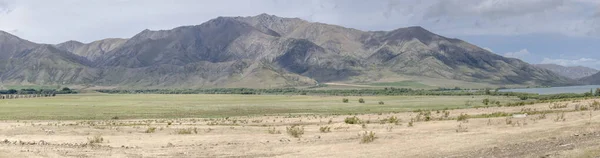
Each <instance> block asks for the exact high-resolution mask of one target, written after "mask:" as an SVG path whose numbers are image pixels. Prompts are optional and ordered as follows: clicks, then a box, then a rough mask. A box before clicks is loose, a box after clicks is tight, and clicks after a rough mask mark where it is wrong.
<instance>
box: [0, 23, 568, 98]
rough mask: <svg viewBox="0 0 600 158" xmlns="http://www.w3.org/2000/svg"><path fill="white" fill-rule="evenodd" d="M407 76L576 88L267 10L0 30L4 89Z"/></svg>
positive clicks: (394, 34)
mask: <svg viewBox="0 0 600 158" xmlns="http://www.w3.org/2000/svg"><path fill="white" fill-rule="evenodd" d="M408 79H410V80H415V81H419V80H421V79H423V82H425V80H426V79H433V80H436V81H442V82H437V83H440V86H441V85H442V84H441V83H444V82H445V81H448V82H450V81H458V82H464V83H486V84H492V85H498V86H503V85H528V86H529V85H543V86H556V85H570V84H575V83H577V82H576V81H575V80H573V79H570V78H567V77H564V76H561V75H558V74H557V73H555V72H552V71H549V70H546V69H544V68H539V67H536V66H533V65H530V64H528V63H526V62H523V61H521V60H519V59H514V58H506V57H503V56H500V55H496V54H493V53H491V52H489V51H487V50H485V49H482V48H480V47H477V46H475V45H473V44H470V43H467V42H465V41H462V40H459V39H454V38H447V37H444V36H440V35H437V34H434V33H432V32H430V31H428V30H426V29H424V28H422V27H418V26H415V27H406V28H399V29H395V30H391V31H361V30H357V29H352V28H345V27H341V26H336V25H329V24H323V23H315V22H308V21H305V20H302V19H299V18H282V17H277V16H274V15H268V14H260V15H257V16H251V17H218V18H215V19H212V20H209V21H207V22H204V23H202V24H200V25H194V26H182V27H177V28H174V29H171V30H158V31H152V30H143V31H141V32H140V33H138V34H137V35H135V36H133V37H131V38H129V39H117V38H113V39H104V40H98V41H94V42H91V43H81V42H78V41H67V42H64V43H60V44H56V45H48V44H37V43H33V42H30V41H27V40H24V39H21V38H19V37H16V36H14V35H11V34H8V33H6V32H2V31H0V80H1V82H2V83H3V84H4V85H11V84H19V85H22V84H37V85H57V84H58V85H98V86H119V87H143V88H159V87H163V88H164V87H175V88H183V87H186V88H213V87H252V88H274V87H295V86H311V85H315V84H318V83H328V82H343V83H357V84H364V83H373V82H384V81H385V82H389V81H402V80H408ZM451 83H452V82H451ZM432 84H436V83H432Z"/></svg>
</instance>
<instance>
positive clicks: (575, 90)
mask: <svg viewBox="0 0 600 158" xmlns="http://www.w3.org/2000/svg"><path fill="white" fill-rule="evenodd" d="M596 88H600V85H586V86H569V87H551V88H523V89H501V90H500V92H524V93H538V94H560V93H585V92H589V91H590V89H593V90H594V91H596Z"/></svg>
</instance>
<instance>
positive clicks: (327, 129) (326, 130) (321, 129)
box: [319, 126, 331, 133]
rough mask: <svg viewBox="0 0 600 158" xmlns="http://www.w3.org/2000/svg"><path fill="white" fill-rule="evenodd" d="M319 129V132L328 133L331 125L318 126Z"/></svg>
mask: <svg viewBox="0 0 600 158" xmlns="http://www.w3.org/2000/svg"><path fill="white" fill-rule="evenodd" d="M319 131H321V133H329V132H331V127H329V126H323V127H319Z"/></svg>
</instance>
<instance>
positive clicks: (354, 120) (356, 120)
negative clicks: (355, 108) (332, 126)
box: [344, 116, 361, 124]
mask: <svg viewBox="0 0 600 158" xmlns="http://www.w3.org/2000/svg"><path fill="white" fill-rule="evenodd" d="M344 122H345V123H347V124H360V123H361V121H360V119H359V118H358V117H356V116H352V117H346V118H345V119H344Z"/></svg>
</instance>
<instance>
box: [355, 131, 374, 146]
mask: <svg viewBox="0 0 600 158" xmlns="http://www.w3.org/2000/svg"><path fill="white" fill-rule="evenodd" d="M358 137H360V143H361V144H366V143H371V142H373V141H375V139H377V137H375V132H373V131H369V132H367V131H364V132H363V133H359V134H358Z"/></svg>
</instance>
